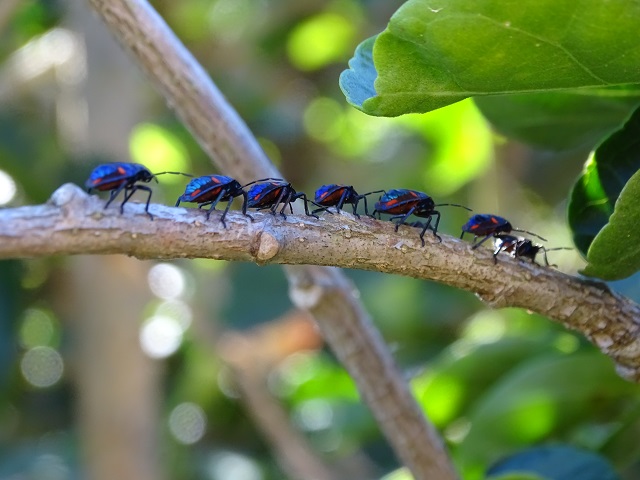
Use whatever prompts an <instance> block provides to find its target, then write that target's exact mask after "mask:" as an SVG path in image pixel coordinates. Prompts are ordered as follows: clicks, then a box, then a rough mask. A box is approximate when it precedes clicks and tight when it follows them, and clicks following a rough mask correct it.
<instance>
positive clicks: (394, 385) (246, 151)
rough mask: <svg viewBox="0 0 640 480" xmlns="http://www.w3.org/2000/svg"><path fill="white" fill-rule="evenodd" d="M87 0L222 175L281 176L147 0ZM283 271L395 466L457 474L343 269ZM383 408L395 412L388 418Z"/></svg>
mask: <svg viewBox="0 0 640 480" xmlns="http://www.w3.org/2000/svg"><path fill="white" fill-rule="evenodd" d="M88 2H89V4H90V5H91V6H92V7H93V8H94V9H95V10H96V12H98V14H99V15H100V16H101V17H102V19H103V20H104V21H105V23H106V24H107V26H108V27H109V29H110V30H111V33H112V34H113V35H114V36H115V37H116V38H117V39H118V40H119V41H120V42H121V43H122V45H123V46H124V47H125V48H126V49H127V51H129V53H131V54H132V55H133V57H134V58H135V59H136V61H137V62H138V64H139V65H140V67H141V68H142V69H143V70H144V71H145V72H146V73H147V75H148V76H149V78H150V79H151V81H152V82H153V83H154V85H155V87H156V88H157V89H158V91H159V92H160V93H161V94H162V95H163V96H164V98H165V100H166V101H167V103H168V104H169V105H170V106H171V107H172V108H173V110H174V111H175V112H176V114H177V115H178V117H180V118H181V119H182V121H183V122H184V124H185V126H186V127H187V128H188V129H189V130H190V131H191V132H192V133H193V135H194V137H195V138H196V140H197V141H198V142H199V143H200V145H201V146H202V148H203V149H204V150H205V151H206V152H207V153H208V154H209V156H210V158H211V159H212V161H213V162H215V163H216V165H217V166H218V167H219V168H220V170H221V171H222V172H224V173H225V174H228V175H231V176H233V177H235V178H236V179H237V180H240V181H242V182H247V181H250V180H254V179H256V178H261V177H280V176H281V175H279V173H278V171H277V169H276V168H275V167H274V166H273V164H272V163H271V162H270V161H269V159H268V158H267V157H266V155H265V154H264V152H263V151H262V149H261V148H260V146H259V144H258V142H257V140H256V138H255V137H254V136H253V135H252V134H251V132H250V131H249V129H248V128H247V126H246V124H245V123H244V122H243V121H242V119H241V118H240V116H239V115H238V114H237V112H236V111H235V110H234V109H233V108H232V107H231V106H230V105H229V104H228V102H227V101H226V99H225V98H224V97H223V95H222V94H221V92H220V91H219V90H218V89H217V88H216V86H215V85H214V84H213V82H212V81H211V79H210V78H209V76H208V75H207V74H206V72H205V71H204V69H203V68H202V67H201V66H200V64H199V63H198V62H197V61H196V60H195V58H193V56H192V55H191V54H190V53H189V51H188V50H187V49H186V48H185V47H184V45H183V44H182V43H181V42H180V40H179V39H178V38H177V37H176V36H175V34H174V33H173V32H172V31H171V29H170V28H169V27H168V26H167V25H166V23H165V22H164V21H163V20H162V18H160V16H159V15H158V14H157V12H156V11H155V10H154V9H153V8H152V7H151V6H150V5H149V3H148V2H147V1H145V0H88ZM125 243H126V242H125ZM285 272H286V273H287V276H288V278H289V285H290V292H291V296H292V299H293V300H294V302H297V300H296V299H303V300H306V295H305V292H307V291H308V290H312V291H313V292H314V298H315V299H316V302H314V303H312V304H308V303H306V302H305V301H302V302H297V306H298V307H300V308H307V309H308V310H309V311H310V312H311V313H312V315H313V316H314V318H315V320H316V322H317V323H318V325H319V327H320V329H321V331H322V333H323V335H324V336H325V338H326V339H327V341H328V343H329V345H330V346H331V348H332V350H333V351H334V352H335V354H336V355H337V357H338V358H339V359H340V360H341V362H342V363H343V365H344V366H345V368H346V369H347V371H348V372H349V373H350V374H351V375H352V377H353V378H354V381H355V382H356V385H357V386H358V390H359V391H360V393H361V394H362V397H363V398H364V400H365V401H366V402H367V404H368V405H369V407H370V408H371V410H372V412H373V415H374V416H375V418H376V420H377V421H378V423H379V425H380V427H381V429H382V431H383V433H384V434H385V436H386V438H387V439H388V441H389V443H390V445H391V446H392V448H393V449H394V451H395V453H396V455H397V456H398V458H399V459H400V460H401V461H402V463H404V464H405V465H406V466H407V467H408V468H409V469H410V470H411V472H412V473H413V475H414V477H415V478H417V479H418V480H421V479H425V480H426V479H433V478H437V479H439V480H454V479H456V478H457V474H456V473H455V470H454V468H453V465H452V464H451V461H450V459H449V457H448V455H447V453H446V451H445V449H444V445H443V443H442V441H441V439H440V438H439V436H438V435H437V433H436V430H435V428H434V427H433V426H432V425H431V424H430V423H429V422H428V420H427V419H426V418H425V417H424V414H423V413H422V411H421V409H420V407H419V406H418V404H417V402H416V401H415V399H414V398H413V397H412V396H411V394H410V393H409V389H408V386H407V384H406V382H404V381H403V379H402V376H401V375H400V372H399V371H398V369H397V368H396V366H395V364H394V362H393V358H392V357H391V354H390V353H389V351H388V349H387V348H386V345H385V344H384V342H383V341H382V339H381V337H380V333H379V332H378V330H377V329H376V328H375V327H374V325H373V322H372V321H371V318H370V317H369V315H368V314H367V312H366V311H365V310H364V308H363V306H362V305H361V304H360V302H359V301H358V300H356V299H355V297H354V295H352V294H351V292H352V289H353V287H352V286H351V285H350V284H349V282H348V281H347V279H346V278H345V277H344V276H343V274H342V273H340V272H338V271H335V270H329V269H321V268H318V267H315V268H309V267H285ZM347 286H348V287H349V288H346V289H345V287H347ZM325 307H326V308H325ZM336 315H340V316H336ZM345 325H348V326H349V327H350V328H348V329H345V328H344V326H345ZM380 385H383V386H384V387H386V388H387V389H388V390H383V389H381V388H380ZM389 408H393V409H395V410H394V412H396V413H397V415H395V414H394V415H390V414H389ZM400 420H401V421H400ZM405 427H406V428H405Z"/></svg>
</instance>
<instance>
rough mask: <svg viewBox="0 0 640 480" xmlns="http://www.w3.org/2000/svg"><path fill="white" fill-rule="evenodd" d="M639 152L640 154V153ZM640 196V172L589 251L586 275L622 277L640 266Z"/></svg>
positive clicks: (609, 278) (611, 278)
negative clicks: (639, 242)
mask: <svg viewBox="0 0 640 480" xmlns="http://www.w3.org/2000/svg"><path fill="white" fill-rule="evenodd" d="M639 132H640V131H639ZM636 134H637V135H638V133H636ZM638 143H640V135H639V139H638ZM636 155H638V156H640V153H637V154H636ZM638 199H640V172H637V173H636V174H635V175H633V176H632V177H631V180H629V181H628V182H627V184H626V185H625V187H624V188H623V189H622V192H621V193H620V198H618V201H617V202H616V208H615V211H614V212H613V215H611V218H610V219H609V223H608V224H607V225H606V226H605V227H604V228H603V229H602V230H601V231H600V233H599V234H598V235H597V236H596V238H595V239H594V240H593V243H592V244H591V247H590V248H589V253H588V255H587V260H588V262H589V263H588V264H587V266H586V267H585V268H584V271H583V273H584V274H585V275H589V276H591V277H598V278H602V279H604V280H619V279H621V278H625V277H628V276H629V275H632V274H634V273H635V272H637V271H638V270H640V244H638V243H636V242H635V240H634V238H635V239H637V238H638V235H640V208H638Z"/></svg>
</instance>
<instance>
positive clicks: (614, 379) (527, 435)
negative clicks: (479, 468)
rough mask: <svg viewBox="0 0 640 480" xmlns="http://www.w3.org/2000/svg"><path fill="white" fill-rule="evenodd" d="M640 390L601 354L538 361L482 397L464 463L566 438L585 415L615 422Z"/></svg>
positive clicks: (461, 455) (463, 449)
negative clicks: (553, 439)
mask: <svg viewBox="0 0 640 480" xmlns="http://www.w3.org/2000/svg"><path fill="white" fill-rule="evenodd" d="M568 379H571V381H568ZM637 392H638V387H637V386H636V385H633V384H630V383H628V382H625V381H624V380H622V379H621V378H620V377H618V376H617V375H616V373H615V370H614V367H613V364H612V362H611V360H610V359H608V358H607V357H605V356H603V355H602V354H600V352H595V351H589V352H584V353H577V354H573V355H570V356H560V355H558V356H555V357H544V358H535V359H532V360H531V361H530V362H527V363H524V364H520V365H518V366H517V367H516V368H515V369H513V371H512V372H511V373H510V374H508V375H507V376H505V377H502V378H500V380H499V382H498V383H497V384H496V385H495V387H494V388H493V389H491V390H489V391H488V392H487V393H486V394H485V395H484V396H482V397H479V399H478V401H477V403H476V405H475V408H474V409H473V410H472V411H471V412H470V413H469V414H468V416H467V418H468V419H469V422H470V429H469V433H468V434H467V436H466V438H465V439H464V440H463V442H462V443H461V444H460V446H459V449H458V450H457V452H456V453H457V456H458V459H459V465H461V466H462V468H463V469H466V468H471V466H473V465H474V464H486V462H487V461H491V460H493V459H496V458H500V457H502V456H504V455H505V454H507V453H509V452H510V451H512V450H513V449H514V448H519V447H524V446H527V445H531V444H534V443H538V442H540V441H543V440H544V439H547V438H552V437H553V436H554V435H557V436H561V435H562V432H566V431H568V430H570V429H571V428H572V427H573V426H575V425H576V424H578V423H579V422H580V421H581V419H584V418H591V419H592V421H594V422H595V421H597V420H596V419H599V421H610V419H611V417H612V415H614V413H612V412H616V411H617V410H619V409H620V408H623V406H624V405H625V403H626V402H628V401H630V400H629V399H630V398H631V397H630V396H633V395H634V394H637Z"/></svg>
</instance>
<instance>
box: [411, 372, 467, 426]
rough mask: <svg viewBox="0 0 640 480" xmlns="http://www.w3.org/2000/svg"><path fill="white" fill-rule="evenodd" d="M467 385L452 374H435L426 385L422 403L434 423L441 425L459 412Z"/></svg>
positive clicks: (422, 394)
mask: <svg viewBox="0 0 640 480" xmlns="http://www.w3.org/2000/svg"><path fill="white" fill-rule="evenodd" d="M464 393H465V387H464V385H463V383H462V382H461V381H460V379H458V378H456V377H453V376H451V375H444V374H435V375H434V376H433V377H432V378H431V379H430V380H429V381H427V383H426V385H425V386H424V390H423V391H422V392H421V394H420V397H421V400H420V403H421V404H422V406H423V407H424V409H425V411H426V412H427V415H428V416H429V418H430V419H431V421H433V423H434V424H435V425H436V426H438V427H440V426H444V425H446V424H447V423H448V422H450V421H451V420H452V419H453V418H454V417H455V415H456V414H457V413H458V409H459V408H460V405H461V404H462V401H463V400H464Z"/></svg>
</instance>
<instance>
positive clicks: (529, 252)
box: [493, 233, 571, 267]
mask: <svg viewBox="0 0 640 480" xmlns="http://www.w3.org/2000/svg"><path fill="white" fill-rule="evenodd" d="M493 245H494V251H493V262H494V263H498V258H497V257H498V254H499V253H500V252H505V253H507V254H509V255H511V256H512V257H514V258H519V257H524V258H528V259H529V260H531V262H532V263H536V255H538V253H539V252H540V251H542V253H544V263H545V264H546V266H547V267H549V266H552V267H556V266H557V265H550V264H549V259H548V258H547V252H551V251H554V250H571V249H570V248H567V247H558V248H546V247H545V246H543V245H539V244H534V243H533V242H532V241H531V240H529V239H528V238H524V237H515V236H513V235H509V234H506V233H496V234H495V235H494V238H493Z"/></svg>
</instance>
